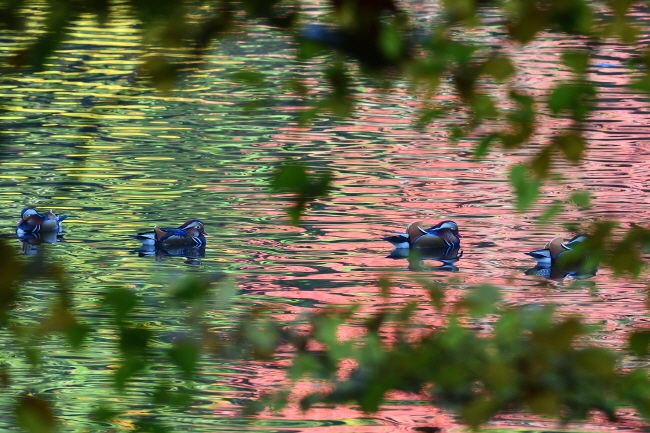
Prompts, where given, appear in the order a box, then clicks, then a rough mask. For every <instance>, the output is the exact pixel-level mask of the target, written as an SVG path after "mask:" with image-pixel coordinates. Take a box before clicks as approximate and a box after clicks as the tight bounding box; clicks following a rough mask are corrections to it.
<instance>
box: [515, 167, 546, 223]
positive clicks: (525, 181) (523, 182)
mask: <svg viewBox="0 0 650 433" xmlns="http://www.w3.org/2000/svg"><path fill="white" fill-rule="evenodd" d="M510 183H511V184H512V186H513V188H514V189H515V195H516V196H517V197H516V202H515V204H516V209H517V211H519V212H523V211H525V210H526V209H528V208H529V207H530V205H531V204H533V203H534V202H535V200H536V199H537V196H538V194H539V181H538V180H537V179H535V178H534V176H532V175H531V174H530V171H529V170H528V168H527V167H526V166H525V165H522V164H516V165H513V166H511V167H510Z"/></svg>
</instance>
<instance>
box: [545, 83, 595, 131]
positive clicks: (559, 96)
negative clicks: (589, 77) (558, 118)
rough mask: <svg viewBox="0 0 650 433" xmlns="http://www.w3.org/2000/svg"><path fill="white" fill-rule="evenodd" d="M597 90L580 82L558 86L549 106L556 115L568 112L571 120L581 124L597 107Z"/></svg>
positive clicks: (552, 94) (553, 92)
mask: <svg viewBox="0 0 650 433" xmlns="http://www.w3.org/2000/svg"><path fill="white" fill-rule="evenodd" d="M595 96H596V88H595V87H594V86H593V85H592V84H591V83H589V82H587V81H584V80H580V81H576V82H571V83H564V84H560V85H558V86H557V87H556V88H555V89H554V90H553V91H552V92H551V94H550V97H549V100H548V106H549V108H550V109H551V111H552V112H553V113H555V114H559V113H561V112H563V111H568V112H569V113H570V114H571V118H572V119H573V120H575V121H578V122H581V121H583V120H585V119H586V118H587V116H588V115H589V113H591V111H592V110H593V108H594V106H595Z"/></svg>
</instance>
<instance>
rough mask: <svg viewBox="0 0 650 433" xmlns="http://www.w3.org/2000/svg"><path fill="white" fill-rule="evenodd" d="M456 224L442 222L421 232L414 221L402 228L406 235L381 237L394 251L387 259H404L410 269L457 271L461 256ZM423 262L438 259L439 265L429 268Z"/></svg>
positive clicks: (420, 225) (420, 227) (419, 226)
mask: <svg viewBox="0 0 650 433" xmlns="http://www.w3.org/2000/svg"><path fill="white" fill-rule="evenodd" d="M461 237H462V235H461V234H460V233H458V225H457V224H456V223H455V222H453V221H443V222H441V223H439V224H436V225H435V226H433V227H431V228H428V229H424V228H422V223H421V222H420V221H416V222H414V223H411V224H409V225H408V226H407V227H406V233H403V234H402V233H399V234H396V235H395V236H388V237H385V238H384V240H386V241H388V242H390V243H392V244H393V246H394V247H395V249H394V250H393V251H392V252H391V253H390V255H388V257H389V258H391V259H408V261H409V269H410V270H449V271H458V268H457V267H456V266H455V265H454V263H455V262H457V261H458V260H460V258H461V257H463V252H462V251H460V238H461ZM425 260H438V261H441V262H442V263H443V266H436V267H430V266H426V265H425V264H424V261H425Z"/></svg>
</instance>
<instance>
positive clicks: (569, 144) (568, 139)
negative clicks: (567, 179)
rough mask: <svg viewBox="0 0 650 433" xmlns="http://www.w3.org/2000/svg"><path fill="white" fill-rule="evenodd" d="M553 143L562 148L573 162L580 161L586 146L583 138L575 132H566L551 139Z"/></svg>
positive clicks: (567, 157)
mask: <svg viewBox="0 0 650 433" xmlns="http://www.w3.org/2000/svg"><path fill="white" fill-rule="evenodd" d="M553 142H554V144H555V145H556V146H557V147H559V148H560V150H562V153H563V154H564V156H565V157H566V159H568V160H569V161H571V162H573V163H577V162H580V160H581V159H582V154H583V153H584V151H585V149H586V148H587V143H585V140H584V138H583V137H582V136H581V135H580V134H577V133H573V132H566V133H563V134H561V135H559V136H557V137H555V139H554V140H553Z"/></svg>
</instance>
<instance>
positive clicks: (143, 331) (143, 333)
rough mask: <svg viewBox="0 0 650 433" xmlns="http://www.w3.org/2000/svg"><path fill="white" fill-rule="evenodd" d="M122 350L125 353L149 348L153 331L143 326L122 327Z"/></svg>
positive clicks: (140, 351)
mask: <svg viewBox="0 0 650 433" xmlns="http://www.w3.org/2000/svg"><path fill="white" fill-rule="evenodd" d="M119 332H120V343H119V346H120V351H122V353H123V354H125V355H131V354H136V353H142V352H143V351H145V350H146V349H147V346H148V344H149V339H150V338H151V331H150V330H149V329H147V328H143V327H135V326H123V327H120V330H119Z"/></svg>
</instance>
